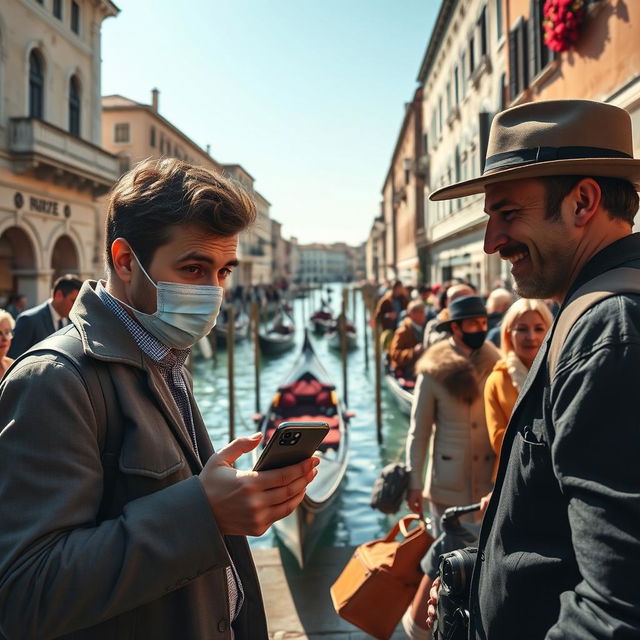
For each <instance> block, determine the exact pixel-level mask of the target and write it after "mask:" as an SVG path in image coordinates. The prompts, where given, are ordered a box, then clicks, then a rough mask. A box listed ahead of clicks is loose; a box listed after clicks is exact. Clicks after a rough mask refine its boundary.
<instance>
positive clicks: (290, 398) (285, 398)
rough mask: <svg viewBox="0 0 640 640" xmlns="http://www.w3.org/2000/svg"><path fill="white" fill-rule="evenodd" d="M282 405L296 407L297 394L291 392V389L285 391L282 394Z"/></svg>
mask: <svg viewBox="0 0 640 640" xmlns="http://www.w3.org/2000/svg"><path fill="white" fill-rule="evenodd" d="M280 406H281V407H295V406H296V396H295V395H294V394H293V393H291V391H284V392H283V393H282V395H281V396H280Z"/></svg>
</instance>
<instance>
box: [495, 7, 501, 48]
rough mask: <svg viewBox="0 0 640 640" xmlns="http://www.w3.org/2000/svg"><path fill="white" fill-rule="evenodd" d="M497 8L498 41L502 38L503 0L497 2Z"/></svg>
mask: <svg viewBox="0 0 640 640" xmlns="http://www.w3.org/2000/svg"><path fill="white" fill-rule="evenodd" d="M494 5H495V7H496V37H497V39H498V40H500V39H501V38H502V0H495V2H494Z"/></svg>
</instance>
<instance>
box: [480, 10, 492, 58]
mask: <svg viewBox="0 0 640 640" xmlns="http://www.w3.org/2000/svg"><path fill="white" fill-rule="evenodd" d="M478 30H479V31H480V56H481V57H482V56H486V55H487V54H488V53H489V49H488V46H487V7H486V6H484V7H482V12H481V13H480V18H479V19H478Z"/></svg>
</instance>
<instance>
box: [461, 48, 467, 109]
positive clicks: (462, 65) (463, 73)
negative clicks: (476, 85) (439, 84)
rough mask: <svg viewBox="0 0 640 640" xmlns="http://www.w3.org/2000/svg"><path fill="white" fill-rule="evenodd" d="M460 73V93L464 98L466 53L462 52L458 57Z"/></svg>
mask: <svg viewBox="0 0 640 640" xmlns="http://www.w3.org/2000/svg"><path fill="white" fill-rule="evenodd" d="M460 73H461V74H462V78H461V83H460V94H461V95H462V97H463V98H464V97H465V96H466V95H467V54H466V53H464V52H463V53H462V56H461V58H460Z"/></svg>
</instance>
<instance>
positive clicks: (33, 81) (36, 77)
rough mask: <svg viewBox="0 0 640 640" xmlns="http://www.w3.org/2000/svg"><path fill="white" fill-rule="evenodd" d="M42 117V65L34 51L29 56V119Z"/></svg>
mask: <svg viewBox="0 0 640 640" xmlns="http://www.w3.org/2000/svg"><path fill="white" fill-rule="evenodd" d="M43 116H44V63H43V60H42V56H41V55H40V54H39V53H38V51H36V50H35V49H34V50H33V51H32V52H31V54H30V55H29V117H30V118H40V119H42V118H43Z"/></svg>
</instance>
